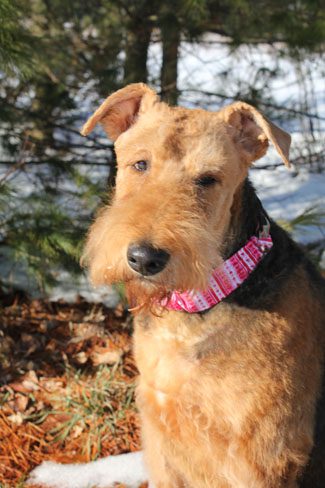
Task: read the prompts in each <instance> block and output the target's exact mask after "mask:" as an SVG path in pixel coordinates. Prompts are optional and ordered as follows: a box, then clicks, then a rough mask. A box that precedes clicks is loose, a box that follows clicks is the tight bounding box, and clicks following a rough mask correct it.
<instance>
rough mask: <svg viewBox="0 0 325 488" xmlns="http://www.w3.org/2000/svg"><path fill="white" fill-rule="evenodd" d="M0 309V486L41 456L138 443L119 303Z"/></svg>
mask: <svg viewBox="0 0 325 488" xmlns="http://www.w3.org/2000/svg"><path fill="white" fill-rule="evenodd" d="M0 314H1V316H2V319H3V324H2V335H3V337H2V339H3V341H2V343H1V345H2V350H1V346H0V354H3V355H5V357H6V362H5V363H4V365H5V367H4V368H3V371H2V374H1V379H2V381H3V386H2V387H1V388H0V432H1V437H2V439H1V442H0V487H1V488H13V487H19V486H24V480H25V479H26V476H27V475H28V473H29V472H30V471H31V469H32V468H33V467H34V466H36V465H38V464H40V463H41V462H42V461H43V460H49V459H51V460H55V461H59V462H87V461H91V460H94V459H97V458H98V457H100V456H106V455H108V454H119V453H122V452H128V451H134V450H138V449H139V448H140V434H139V422H138V414H137V410H136V406H135V401H134V392H135V384H136V377H137V370H136V367H135V365H134V360H133V357H132V353H131V333H132V323H131V322H130V320H129V317H128V316H125V315H124V313H123V311H122V310H121V309H117V310H115V311H112V310H106V309H105V308H104V307H102V306H101V305H90V304H86V303H84V302H80V303H77V304H75V305H73V306H72V305H70V304H64V303H57V304H53V303H49V302H46V301H37V300H36V301H32V302H28V301H27V300H24V299H23V300H20V299H15V300H13V301H12V302H11V303H9V304H6V303H5V301H3V305H2V309H1V310H0Z"/></svg>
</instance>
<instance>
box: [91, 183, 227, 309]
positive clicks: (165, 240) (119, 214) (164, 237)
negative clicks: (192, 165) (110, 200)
mask: <svg viewBox="0 0 325 488" xmlns="http://www.w3.org/2000/svg"><path fill="white" fill-rule="evenodd" d="M161 193H162V192H161V191H160V193H157V192H156V194H161ZM172 197H173V199H172V198H170V202H169V200H168V199H167V201H165V202H164V209H161V204H159V202H158V203H157V201H156V200H157V199H155V200H153V201H151V202H150V205H147V206H146V208H150V219H149V218H148V215H147V214H146V216H145V217H143V219H139V218H138V214H140V215H141V214H143V213H144V211H145V210H144V204H143V206H142V207H141V208H142V212H140V211H139V207H138V205H139V202H138V200H137V201H136V202H134V205H133V201H132V199H131V200H130V201H129V200H126V201H121V202H119V204H118V205H117V204H116V205H113V206H112V207H107V208H106V209H104V210H103V211H102V212H101V213H100V215H99V216H98V217H97V219H96V221H95V222H94V224H93V226H92V227H91V229H90V232H89V235H88V240H87V243H86V247H85V253H84V261H86V264H88V265H89V270H90V278H91V281H92V282H93V284H94V285H100V284H112V283H117V282H122V283H125V285H126V288H127V291H128V296H129V300H130V302H131V307H133V306H139V305H141V304H143V305H146V306H151V305H152V304H153V303H159V302H160V301H161V300H162V299H163V298H166V297H168V296H169V295H170V293H171V292H172V291H174V290H177V291H185V290H191V289H194V290H199V289H204V288H205V287H206V286H207V282H208V278H209V276H210V274H211V271H212V269H213V268H214V267H215V266H217V265H218V264H219V263H220V261H221V258H220V255H219V253H218V252H217V250H218V247H220V240H221V239H220V237H219V238H218V236H217V235H215V234H211V229H210V226H209V223H208V221H207V219H206V218H205V215H204V213H202V212H201V211H200V210H199V208H197V207H193V208H190V202H188V201H187V200H185V197H184V196H182V195H176V197H175V192H173V194H172ZM146 198H147V196H146ZM176 200H178V201H176ZM176 204H177V206H176V209H175V205H176ZM162 210H164V211H162ZM147 213H148V212H147ZM160 213H161V214H162V215H163V218H161V216H160ZM142 241H149V242H150V243H151V244H152V245H153V246H154V247H155V248H157V249H166V250H167V252H168V253H169V254H170V260H169V262H168V264H167V266H166V268H165V269H164V270H163V271H161V272H160V273H158V274H157V275H154V276H150V277H142V276H141V275H139V274H137V273H135V272H134V271H133V270H131V268H130V267H129V266H128V263H127V249H128V246H129V245H130V244H132V243H134V242H142Z"/></svg>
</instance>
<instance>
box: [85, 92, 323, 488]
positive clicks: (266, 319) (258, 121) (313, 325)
mask: <svg viewBox="0 0 325 488" xmlns="http://www.w3.org/2000/svg"><path fill="white" fill-rule="evenodd" d="M97 123H101V124H102V125H103V127H104V129H105V131H106V133H107V134H108V136H109V137H110V139H112V140H113V141H115V149H116V154H117V161H118V172H117V179H116V189H115V195H114V199H113V202H112V204H111V205H110V206H108V207H107V208H104V209H103V210H102V211H101V213H100V214H99V216H98V217H97V219H96V221H95V222H94V224H93V225H92V227H91V229H90V232H89V236H88V241H87V245H86V249H85V259H86V261H87V263H88V265H89V267H90V275H91V279H92V281H93V283H94V284H103V283H106V284H108V283H113V282H118V281H119V282H120V281H122V282H124V283H125V285H126V290H127V293H128V296H129V300H130V304H131V306H132V307H133V309H134V312H135V336H134V346H135V356H136V361H137V365H138V368H139V371H140V378H139V385H138V389H137V401H138V405H139V409H140V413H141V419H142V432H143V444H144V452H145V459H146V463H147V465H148V469H149V472H150V475H151V480H152V483H153V484H154V486H155V488H181V487H182V488H230V487H231V488H281V487H283V488H284V487H285V488H293V487H298V486H299V487H308V488H321V487H323V488H324V487H325V446H324V444H325V439H324V437H325V427H324V426H325V418H324V413H323V414H322V410H323V411H324V410H325V408H324V409H322V408H321V407H322V404H323V403H324V395H323V397H321V395H322V393H321V392H322V374H323V360H324V325H325V324H324V311H325V306H324V290H325V288H324V282H323V281H322V279H321V277H320V276H319V275H318V274H317V272H316V271H315V270H314V268H313V266H312V265H311V264H310V263H309V261H308V260H307V259H306V258H305V256H304V255H303V253H302V252H301V251H300V249H299V248H298V246H297V245H296V244H295V243H294V242H293V241H292V240H291V239H290V238H289V236H288V235H287V234H286V233H285V232H284V231H283V230H282V229H281V228H280V227H278V226H277V225H276V224H275V223H274V222H273V221H272V220H271V219H269V218H268V217H267V214H266V213H265V211H264V209H263V207H262V205H261V203H260V201H259V199H258V198H257V196H256V194H255V191H254V189H253V188H252V186H251V185H250V183H249V181H248V179H247V173H248V169H249V166H250V164H251V163H252V162H253V161H255V160H257V159H259V158H261V157H262V156H263V155H264V154H265V153H266V151H267V148H268V145H269V141H271V142H272V143H273V145H274V146H275V148H276V150H277V151H278V153H279V155H280V156H281V158H282V160H283V161H284V163H285V164H286V165H288V166H289V160H288V157H289V146H290V136H289V135H288V134H287V133H285V132H284V131H282V130H281V129H280V128H278V127H276V126H275V125H274V124H272V123H271V122H269V121H268V120H267V119H266V118H265V117H263V116H262V115H261V113H259V112H258V111H257V110H256V109H255V108H253V107H252V106H250V105H248V104H246V103H242V102H237V103H234V104H232V105H230V106H228V107H226V108H224V109H222V110H220V111H219V112H216V113H212V112H207V111H205V110H189V109H185V108H180V107H169V106H168V105H167V104H165V103H162V102H160V101H159V99H158V97H157V95H156V93H155V92H154V91H153V90H151V89H150V88H149V87H147V86H146V85H144V84H141V83H139V84H133V85H129V86H127V87H125V88H123V89H122V90H119V91H118V92H116V93H114V94H113V95H111V96H110V97H108V98H107V99H106V100H105V101H104V103H103V104H102V105H101V106H100V107H99V109H98V110H97V111H96V112H95V113H94V115H93V116H92V117H91V118H90V119H89V120H88V121H87V123H86V124H85V126H84V127H83V131H82V133H83V134H84V135H86V134H88V133H90V132H91V130H92V129H93V128H94V127H95V125H96V124H97ZM279 185H281V181H279ZM254 253H255V254H254ZM213 276H214V278H212V277H213ZM189 290H192V291H189ZM322 398H323V399H322ZM317 402H318V408H317ZM317 412H318V413H317Z"/></svg>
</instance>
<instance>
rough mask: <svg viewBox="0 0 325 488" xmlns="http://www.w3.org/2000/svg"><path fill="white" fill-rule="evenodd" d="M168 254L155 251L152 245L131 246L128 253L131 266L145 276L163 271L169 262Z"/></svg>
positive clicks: (159, 250) (161, 250) (162, 251)
mask: <svg viewBox="0 0 325 488" xmlns="http://www.w3.org/2000/svg"><path fill="white" fill-rule="evenodd" d="M169 257H170V256H169V254H168V252H166V251H164V250H163V249H155V248H154V247H152V246H151V245H150V244H146V243H142V244H131V245H130V246H129V248H128V252H127V260H128V264H129V266H130V267H131V268H132V269H133V270H134V271H136V272H137V273H140V274H142V275H143V276H151V275H155V274H157V273H160V271H162V270H163V269H164V268H165V266H166V264H167V262H168V260H169Z"/></svg>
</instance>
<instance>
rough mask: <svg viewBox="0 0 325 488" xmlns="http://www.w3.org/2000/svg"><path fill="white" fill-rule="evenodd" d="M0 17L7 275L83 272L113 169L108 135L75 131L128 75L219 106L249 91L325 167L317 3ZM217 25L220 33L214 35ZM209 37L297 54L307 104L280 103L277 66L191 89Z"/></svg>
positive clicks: (84, 5) (33, 7)
mask: <svg viewBox="0 0 325 488" xmlns="http://www.w3.org/2000/svg"><path fill="white" fill-rule="evenodd" d="M0 21H1V30H0V82H1V87H0V98H1V112H0V122H1V126H0V156H1V158H0V266H1V267H2V271H3V272H2V273H1V275H2V280H3V283H4V282H5V281H8V279H9V278H8V277H9V276H10V273H11V270H12V268H14V269H16V270H17V269H18V271H20V270H21V271H24V272H25V270H29V271H30V273H31V276H32V277H33V279H34V281H35V279H36V280H37V283H38V286H41V287H45V286H46V284H51V283H54V282H55V279H56V277H57V276H58V274H59V273H60V271H62V270H68V271H69V272H71V273H78V272H79V264H78V259H79V255H80V249H81V247H82V240H83V236H84V234H85V231H86V229H87V227H88V226H89V222H90V219H91V215H92V214H93V212H94V211H95V209H96V208H97V206H98V204H99V203H100V202H101V201H102V200H103V199H105V198H107V196H106V195H107V184H108V183H109V184H110V183H111V182H112V181H113V179H114V168H115V162H114V151H113V147H112V145H111V143H110V141H108V140H107V139H106V138H105V137H104V136H103V135H102V134H99V133H98V134H99V135H97V137H96V136H95V135H94V136H91V137H90V138H88V139H87V140H85V139H81V137H80V136H79V128H80V126H81V125H82V122H83V121H84V120H85V119H86V117H87V116H88V115H89V114H90V113H91V112H92V110H93V109H94V108H96V106H97V105H98V103H99V101H100V100H101V99H102V98H104V97H106V96H107V94H108V93H110V92H112V91H114V90H116V89H118V88H120V87H121V86H123V85H125V84H126V83H130V82H137V81H143V82H149V83H151V84H152V85H153V86H154V87H155V88H156V89H157V91H158V92H159V93H160V94H161V96H162V98H163V99H164V100H167V101H169V102H170V103H177V101H180V102H181V103H183V102H184V103H187V102H188V100H193V96H195V103H201V102H202V103H203V104H204V106H207V107H209V106H211V107H215V106H216V105H221V104H223V103H224V102H225V101H231V100H234V99H239V98H241V99H244V100H246V101H248V102H251V103H254V104H255V105H257V106H259V105H260V106H261V108H262V109H263V110H264V111H266V112H267V113H270V114H272V116H273V117H275V118H277V119H280V118H283V119H285V120H290V118H292V117H295V118H297V117H298V118H299V117H300V119H301V121H302V123H303V125H304V130H305V140H306V144H305V146H306V147H308V151H302V152H301V155H300V156H299V157H300V159H299V157H298V159H297V161H296V162H298V160H299V162H300V163H301V162H306V161H307V162H308V163H310V168H311V170H314V169H315V168H316V169H317V170H322V169H323V162H324V160H322V158H321V151H320V150H319V144H317V143H316V142H315V124H317V123H318V122H319V120H321V117H320V116H319V114H317V111H315V107H311V106H310V104H309V101H310V100H311V99H312V96H311V95H312V94H311V91H312V88H310V86H309V85H308V83H307V84H306V76H307V75H308V72H307V73H306V69H307V68H306V66H305V64H304V61H305V59H306V58H308V57H310V56H311V57H313V56H314V57H315V56H317V57H318V58H319V59H320V57H321V50H322V48H323V47H324V40H325V19H324V9H323V6H322V2H320V1H317V0H299V1H298V0H294V1H289V2H283V1H280V0H261V1H260V2H255V1H253V0H218V1H216V0H174V1H170V0H165V1H163V2H158V1H157V0H139V1H135V0H89V1H87V2H84V1H83V0H73V1H72V2H66V1H64V0H28V1H27V0H0ZM209 33H211V34H213V35H214V37H213V38H209V39H210V40H208V41H206V36H207V34H209ZM211 39H212V40H211ZM207 42H208V43H209V42H211V43H214V45H215V57H216V62H217V60H218V56H219V52H221V47H222V48H224V46H225V45H227V46H228V47H229V56H232V53H236V50H238V48H239V47H240V46H243V45H247V46H254V47H255V46H258V45H262V44H263V45H265V44H267V45H268V46H275V48H274V51H273V52H274V53H276V56H278V57H279V58H280V57H286V58H288V59H291V62H292V63H293V65H294V69H295V72H296V74H297V80H296V82H297V83H299V82H300V83H301V84H302V86H303V88H304V89H303V90H302V94H303V96H302V97H301V100H300V106H297V105H296V101H293V105H292V106H290V105H287V106H285V107H284V106H280V107H279V106H277V105H276V103H275V101H274V99H273V98H272V94H270V90H269V84H270V80H271V79H273V78H274V77H280V76H281V72H280V71H279V70H277V69H276V68H275V69H271V68H269V67H268V66H265V67H263V69H258V70H257V71H256V77H255V78H254V79H252V80H251V82H250V83H246V84H245V83H243V82H242V81H241V80H240V79H237V78H236V76H235V75H234V71H233V70H230V69H227V70H225V71H220V74H219V78H220V80H221V81H220V90H219V91H217V90H214V91H213V90H212V91H204V90H203V87H201V86H192V85H189V87H188V88H187V89H186V91H184V90H183V89H182V87H180V86H179V62H180V59H181V58H182V53H181V50H182V46H184V45H187V46H191V45H193V46H194V45H202V46H203V49H204V45H207V44H205V43H207ZM157 46H159V52H160V54H159V56H158V60H157V62H154V66H152V58H151V51H152V49H155V47H157ZM150 59H151V64H150ZM157 64H158V66H157ZM308 66H309V65H308V64H307V67H308ZM308 69H311V68H310V67H309V68H308ZM311 112H312V113H311ZM316 163H317V164H316ZM9 265H10V266H9Z"/></svg>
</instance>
